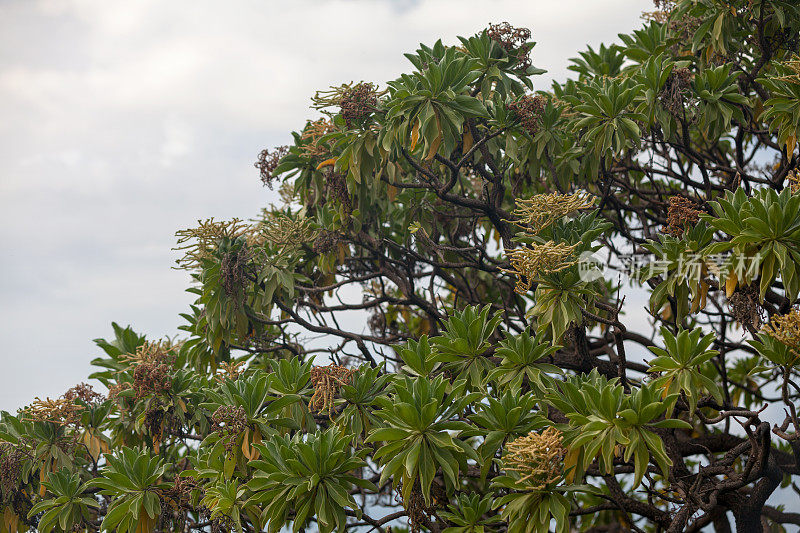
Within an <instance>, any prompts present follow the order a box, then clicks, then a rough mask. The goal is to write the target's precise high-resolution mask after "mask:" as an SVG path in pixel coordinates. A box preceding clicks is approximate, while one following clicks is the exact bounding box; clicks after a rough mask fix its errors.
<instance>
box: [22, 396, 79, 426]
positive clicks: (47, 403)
mask: <svg viewBox="0 0 800 533" xmlns="http://www.w3.org/2000/svg"><path fill="white" fill-rule="evenodd" d="M82 410H83V406H82V405H78V404H76V403H74V402H71V401H70V400H68V399H66V398H58V399H56V400H51V399H50V398H46V399H44V400H42V399H40V398H39V397H38V396H37V397H36V400H35V401H34V402H33V403H32V404H30V405H29V406H28V407H26V408H25V409H23V412H24V419H25V420H35V421H39V422H54V423H56V424H60V425H69V424H74V423H76V422H78V420H80V416H81V411H82Z"/></svg>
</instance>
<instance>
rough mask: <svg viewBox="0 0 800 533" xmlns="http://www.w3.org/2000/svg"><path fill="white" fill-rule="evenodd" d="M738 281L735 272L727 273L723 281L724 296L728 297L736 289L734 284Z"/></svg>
mask: <svg viewBox="0 0 800 533" xmlns="http://www.w3.org/2000/svg"><path fill="white" fill-rule="evenodd" d="M738 282H739V278H737V277H736V272H733V271H731V273H730V274H728V279H727V281H725V296H726V297H728V298H730V297H731V295H732V294H733V291H735V290H736V284H737V283H738Z"/></svg>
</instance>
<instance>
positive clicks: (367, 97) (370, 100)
mask: <svg viewBox="0 0 800 533" xmlns="http://www.w3.org/2000/svg"><path fill="white" fill-rule="evenodd" d="M377 105H378V91H377V88H376V87H375V85H373V84H372V83H369V82H366V83H357V84H356V85H354V86H353V87H346V88H344V89H343V90H342V96H341V98H340V99H339V109H340V113H341V114H342V118H343V119H344V122H345V124H346V125H347V127H348V128H352V127H353V126H354V125H356V126H357V125H360V124H362V123H363V122H364V119H366V118H367V117H368V116H369V115H370V114H371V113H373V112H374V111H375V108H376V107H377Z"/></svg>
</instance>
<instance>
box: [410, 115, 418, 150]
mask: <svg viewBox="0 0 800 533" xmlns="http://www.w3.org/2000/svg"><path fill="white" fill-rule="evenodd" d="M417 141H419V119H417V120H416V121H415V122H414V127H413V128H411V147H410V149H411V150H412V151H413V150H414V148H416V147H417Z"/></svg>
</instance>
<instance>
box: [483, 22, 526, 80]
mask: <svg viewBox="0 0 800 533" xmlns="http://www.w3.org/2000/svg"><path fill="white" fill-rule="evenodd" d="M486 34H487V35H488V36H489V38H490V39H491V40H493V41H494V42H496V43H497V44H499V45H500V47H501V48H502V49H503V50H505V51H506V53H507V54H508V55H509V56H510V57H511V58H513V59H514V61H515V63H516V64H515V68H516V69H517V70H525V69H527V68H528V67H530V66H531V58H530V56H529V55H528V54H530V51H531V48H533V43H530V42H528V40H529V39H530V38H531V30H529V29H528V28H515V27H514V26H512V25H511V24H509V23H508V22H501V23H500V24H489V28H488V29H487V30H486Z"/></svg>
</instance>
